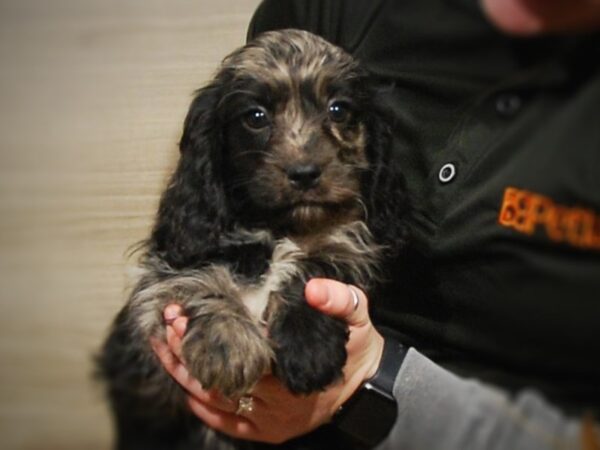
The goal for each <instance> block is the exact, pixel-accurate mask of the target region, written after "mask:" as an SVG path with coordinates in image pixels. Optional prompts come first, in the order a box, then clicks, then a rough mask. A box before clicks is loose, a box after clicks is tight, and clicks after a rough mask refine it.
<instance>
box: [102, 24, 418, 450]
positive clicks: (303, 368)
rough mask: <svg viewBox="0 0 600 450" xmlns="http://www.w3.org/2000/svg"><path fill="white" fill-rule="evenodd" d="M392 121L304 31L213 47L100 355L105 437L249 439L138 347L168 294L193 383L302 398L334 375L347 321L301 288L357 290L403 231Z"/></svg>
mask: <svg viewBox="0 0 600 450" xmlns="http://www.w3.org/2000/svg"><path fill="white" fill-rule="evenodd" d="M389 124H390V122H389V120H388V119H387V116H386V114H384V112H383V111H382V108H381V107H380V104H379V102H378V101H377V91H376V89H375V86H374V84H373V80H372V79H370V78H369V77H368V75H367V73H366V72H365V71H364V70H363V69H362V68H361V67H359V65H358V64H357V62H356V61H355V60H354V59H353V58H352V57H351V56H350V55H348V54H347V53H346V52H344V51H343V50H341V49H340V48H338V47H335V46H333V45H331V44H329V43H327V42H326V41H325V40H323V39H321V38H319V37H317V36H314V35H312V34H310V33H307V32H303V31H295V30H285V31H276V32H269V33H265V34H263V35H261V36H260V37H258V38H257V39H256V40H254V41H253V42H250V43H249V44H247V45H246V46H244V47H242V48H240V49H238V50H236V51H235V52H233V53H232V54H231V55H229V56H228V57H227V58H225V60H224V61H223V63H222V65H221V67H220V69H219V70H218V72H217V74H216V76H215V77H214V79H213V80H212V81H211V82H210V84H208V86H206V87H204V88H203V89H201V90H200V91H199V92H198V93H197V96H196V97H195V99H194V100H193V102H192V105H191V107H190V110H189V113H188V115H187V118H186V120H185V124H184V130H183V137H182V139H181V144H180V149H181V157H180V161H179V165H178V166H177V169H176V170H175V173H174V174H173V176H172V178H171V180H170V182H169V184H168V186H167V189H166V191H165V192H164V194H163V196H162V200H161V203H160V207H159V210H158V215H157V218H156V223H155V225H154V229H153V231H152V234H151V236H150V238H149V239H148V240H147V241H146V242H145V245H144V247H143V250H144V252H143V255H142V257H141V259H140V266H141V268H142V269H143V273H142V275H141V278H140V279H139V281H138V283H137V285H136V286H135V288H134V289H133V292H132V294H131V297H130V299H129V301H128V303H127V304H126V305H125V307H124V308H123V309H122V310H121V312H120V313H119V314H118V316H117V318H116V319H115V322H114V324H113V328H112V331H111V333H110V336H109V337H108V339H107V341H106V343H105V346H104V348H103V350H102V354H101V356H100V358H99V363H100V371H101V373H102V375H103V377H104V378H105V379H106V381H107V384H108V391H109V397H110V400H111V403H112V407H113V411H114V414H115V423H116V428H117V441H116V448H118V449H120V450H158V449H164V450H166V449H169V450H177V449H179V450H200V449H218V450H222V449H230V448H231V449H241V448H261V446H260V445H259V444H252V443H248V442H241V441H235V440H232V439H229V438H227V437H225V436H222V435H218V434H216V433H214V432H212V431H211V430H209V429H208V428H207V427H206V426H204V425H203V424H202V423H201V422H200V421H199V420H198V419H197V418H195V417H194V416H192V415H191V413H190V412H189V411H188V410H187V409H186V404H185V400H184V394H183V392H182V391H181V389H180V388H179V387H178V386H177V385H176V383H175V382H174V381H173V380H172V379H170V377H169V376H168V375H167V374H166V373H165V371H164V370H163V368H162V367H161V365H160V363H159V362H158V360H157V358H156V356H155V355H154V353H153V351H152V349H151V346H150V342H149V339H150V337H158V338H164V324H163V321H162V311H163V308H164V307H165V305H167V304H168V303H174V302H175V303H178V304H180V305H181V306H182V308H183V311H184V313H185V315H186V316H188V317H189V323H188V327H187V332H186V335H185V337H184V341H183V356H184V359H185V361H186V364H187V366H188V368H189V370H190V372H191V373H192V374H193V375H194V376H195V377H196V378H197V379H198V380H200V382H201V384H202V386H203V387H204V388H206V389H216V390H218V391H220V392H222V393H223V394H224V395H226V396H229V397H232V398H239V397H240V396H242V395H244V394H247V393H249V392H251V391H252V387H253V386H254V385H255V384H256V383H257V381H258V380H259V379H260V378H261V376H262V375H263V374H265V373H266V372H267V371H269V370H271V371H272V372H273V373H274V374H275V375H276V376H277V377H279V378H280V379H281V381H282V382H283V383H284V384H285V385H286V386H287V387H288V388H289V389H290V390H291V391H293V392H296V393H299V394H307V393H310V392H314V391H316V390H321V389H323V388H325V387H326V386H328V385H329V384H331V383H333V382H335V381H336V380H338V379H339V378H340V377H341V376H342V368H343V366H344V363H345V360H346V351H345V344H346V341H347V338H348V330H347V327H346V325H345V324H344V323H343V322H341V321H339V320H336V319H334V318H330V317H327V316H325V315H323V314H321V313H319V312H316V311H315V310H314V309H312V308H310V307H309V306H308V305H307V303H306V300H305V298H304V286H305V283H306V282H307V281H308V280H309V279H310V278H312V277H316V276H318V277H329V278H335V279H338V280H341V281H343V282H346V283H350V284H353V285H357V286H359V287H361V288H362V289H364V290H367V291H369V288H370V287H372V283H373V280H376V279H377V277H378V275H379V274H380V272H381V271H380V269H381V267H382V265H384V264H385V258H386V257H387V256H389V255H388V251H389V250H390V249H393V248H397V247H398V246H399V245H400V244H401V243H402V242H403V240H404V234H405V233H404V228H403V226H402V224H401V220H400V219H401V217H402V215H403V213H404V209H405V207H406V201H405V196H404V191H403V188H402V181H401V177H400V174H399V173H398V171H397V170H396V168H395V167H396V166H395V164H393V162H392V159H391V145H390V141H391V137H390V125H389ZM294 445H296V444H294V442H292V443H288V444H285V446H286V448H294ZM298 445H300V444H298ZM269 448H270V447H269ZM295 448H298V447H295ZM310 448H318V445H317V444H314V445H311V446H310Z"/></svg>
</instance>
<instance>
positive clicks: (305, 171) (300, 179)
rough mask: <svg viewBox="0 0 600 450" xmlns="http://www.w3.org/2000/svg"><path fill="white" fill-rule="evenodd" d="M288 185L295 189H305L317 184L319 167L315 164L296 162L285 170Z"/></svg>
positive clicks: (319, 173)
mask: <svg viewBox="0 0 600 450" xmlns="http://www.w3.org/2000/svg"><path fill="white" fill-rule="evenodd" d="M286 173H287V176H288V179H289V181H290V185H291V186H292V187H294V188H295V189H299V190H301V191H306V190H308V189H312V188H314V187H316V186H317V185H318V184H319V180H320V178H321V168H320V167H319V166H318V165H316V164H296V165H294V166H291V167H289V168H288V169H287V171H286Z"/></svg>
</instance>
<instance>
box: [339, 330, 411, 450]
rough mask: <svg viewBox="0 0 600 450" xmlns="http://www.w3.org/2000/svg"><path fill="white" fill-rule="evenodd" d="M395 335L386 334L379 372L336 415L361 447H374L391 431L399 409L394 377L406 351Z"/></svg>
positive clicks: (346, 431)
mask: <svg viewBox="0 0 600 450" xmlns="http://www.w3.org/2000/svg"><path fill="white" fill-rule="evenodd" d="M406 351H407V350H406V348H405V347H404V346H403V345H402V344H401V343H400V342H399V341H398V340H396V339H395V338H393V337H385V341H384V345H383V354H382V356H381V361H380V363H379V367H378V369H377V372H376V373H375V375H373V377H371V378H369V379H368V380H367V381H365V383H363V385H362V386H361V387H360V388H359V389H358V390H357V391H356V392H355V393H354V394H353V395H352V397H350V398H349V399H348V400H347V401H346V403H344V404H343V405H342V407H341V408H340V410H339V411H338V412H337V413H336V415H335V416H334V418H333V423H334V424H335V425H336V427H337V428H338V430H340V431H342V432H343V433H344V434H345V435H347V436H348V437H350V438H351V440H352V441H353V442H354V443H355V444H356V446H355V447H357V448H373V447H375V446H376V445H377V444H379V443H380V442H381V441H382V440H383V439H384V438H385V437H386V436H387V435H388V434H389V432H390V430H391V428H392V426H393V425H394V422H395V421H396V417H397V415H398V410H397V406H396V400H395V399H394V396H393V388H394V381H395V380H396V376H397V375H398V371H399V370H400V366H401V365H402V361H403V360H404V357H405V355H406Z"/></svg>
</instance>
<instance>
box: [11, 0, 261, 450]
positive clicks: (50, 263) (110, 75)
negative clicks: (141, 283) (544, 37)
mask: <svg viewBox="0 0 600 450" xmlns="http://www.w3.org/2000/svg"><path fill="white" fill-rule="evenodd" d="M257 4H258V0H195V1H191V0H189V1H185V0H163V1H160V0H125V1H124V0H52V1H46V0H0V448H1V449H3V450H13V449H19V450H42V449H43V450H53V449H56V450H83V449H85V450H94V449H108V448H109V446H110V419H109V416H108V412H107V409H106V405H105V403H104V400H103V398H102V393H101V389H100V388H99V387H98V386H97V385H95V384H94V382H93V380H92V376H91V375H92V368H93V365H92V355H93V353H94V351H95V350H96V349H97V348H98V346H99V345H100V343H101V341H102V338H103V336H104V334H105V332H106V330H107V327H108V325H109V322H110V320H111V318H112V317H113V316H114V314H115V313H116V312H117V310H118V309H119V307H120V305H121V304H122V303H123V301H124V298H125V293H126V291H127V285H128V276H127V273H128V267H132V266H133V263H134V261H132V260H128V259H127V257H126V252H127V249H128V246H130V245H131V244H133V243H135V242H136V241H139V240H140V239H142V238H144V237H145V236H146V235H147V233H148V231H149V227H150V225H151V220H152V216H153V213H154V210H155V208H156V204H157V200H158V195H159V193H160V191H161V189H162V188H163V187H164V183H165V180H166V178H167V176H168V173H169V171H170V170H171V169H172V167H173V164H174V162H175V160H176V157H177V147H176V145H177V142H178V139H179V136H180V132H181V126H182V120H183V118H184V116H185V113H186V110H187V106H188V104H189V102H190V100H191V95H192V93H193V91H194V90H195V89H196V88H198V87H199V86H200V85H201V84H202V83H203V82H205V81H206V80H207V79H208V78H209V77H210V75H211V74H212V73H213V71H214V70H215V68H216V66H217V64H218V62H219V61H220V60H221V59H222V57H223V56H225V54H226V53H228V52H229V51H230V50H232V49H233V48H235V47H237V46H238V45H240V44H242V43H243V42H244V39H245V31H246V27H247V24H248V21H249V19H250V17H251V14H252V11H253V10H254V8H255V7H256V6H257Z"/></svg>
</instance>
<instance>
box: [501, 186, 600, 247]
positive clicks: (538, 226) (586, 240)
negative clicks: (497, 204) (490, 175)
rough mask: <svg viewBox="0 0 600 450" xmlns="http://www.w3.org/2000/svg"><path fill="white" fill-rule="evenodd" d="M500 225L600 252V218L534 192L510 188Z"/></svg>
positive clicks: (505, 195)
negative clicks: (537, 233) (542, 233)
mask: <svg viewBox="0 0 600 450" xmlns="http://www.w3.org/2000/svg"><path fill="white" fill-rule="evenodd" d="M498 222H499V223H500V224H501V225H503V226H505V227H507V228H513V229H515V230H517V231H519V232H521V233H524V234H529V235H531V234H533V233H534V232H536V231H540V230H541V231H542V232H545V233H546V235H547V236H548V237H549V238H550V239H551V240H552V241H554V242H564V243H568V244H571V245H573V246H575V247H580V248H588V249H596V250H600V215H598V214H596V213H594V211H592V210H589V209H585V208H578V207H566V206H562V205H559V204H556V203H555V202H554V201H553V200H552V199H550V198H548V197H544V196H543V195H539V194H536V193H533V192H528V191H524V190H521V189H517V188H514V187H508V188H506V190H505V191H504V199H503V201H502V208H501V209H500V215H499V216H498Z"/></svg>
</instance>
